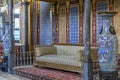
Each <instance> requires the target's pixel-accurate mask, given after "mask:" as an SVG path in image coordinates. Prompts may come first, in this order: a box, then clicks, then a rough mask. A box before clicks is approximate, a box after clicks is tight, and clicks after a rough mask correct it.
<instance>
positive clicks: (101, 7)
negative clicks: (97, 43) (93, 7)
mask: <svg viewBox="0 0 120 80" xmlns="http://www.w3.org/2000/svg"><path fill="white" fill-rule="evenodd" d="M108 7H109V6H108V1H101V2H97V11H98V13H99V12H103V11H108ZM102 24H103V23H102V17H101V16H99V15H98V16H97V28H98V29H97V32H98V33H97V34H98V36H99V34H100V31H101V27H102V26H103V25H102Z"/></svg>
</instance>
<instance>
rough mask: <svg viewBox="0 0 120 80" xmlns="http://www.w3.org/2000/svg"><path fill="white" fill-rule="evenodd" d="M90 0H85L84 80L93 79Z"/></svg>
mask: <svg viewBox="0 0 120 80" xmlns="http://www.w3.org/2000/svg"><path fill="white" fill-rule="evenodd" d="M90 1H91V0H85V7H84V8H85V12H84V13H85V17H84V19H85V21H84V22H85V24H84V28H85V29H84V30H85V31H84V45H85V49H84V50H85V59H84V61H83V80H93V74H92V61H91V59H90Z"/></svg>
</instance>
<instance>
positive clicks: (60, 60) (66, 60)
mask: <svg viewBox="0 0 120 80" xmlns="http://www.w3.org/2000/svg"><path fill="white" fill-rule="evenodd" d="M36 60H37V61H44V62H51V63H56V64H64V65H71V66H81V62H79V61H77V58H76V57H75V56H69V55H58V54H48V55H44V56H40V57H36Z"/></svg>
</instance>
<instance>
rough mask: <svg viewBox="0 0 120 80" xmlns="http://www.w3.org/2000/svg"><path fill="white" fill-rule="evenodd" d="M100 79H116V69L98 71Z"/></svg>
mask: <svg viewBox="0 0 120 80" xmlns="http://www.w3.org/2000/svg"><path fill="white" fill-rule="evenodd" d="M99 77H100V80H117V79H118V71H99Z"/></svg>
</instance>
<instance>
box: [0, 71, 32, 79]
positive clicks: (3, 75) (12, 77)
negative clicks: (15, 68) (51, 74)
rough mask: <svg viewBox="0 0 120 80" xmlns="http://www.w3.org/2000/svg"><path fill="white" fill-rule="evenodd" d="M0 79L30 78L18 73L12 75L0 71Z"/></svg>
mask: <svg viewBox="0 0 120 80" xmlns="http://www.w3.org/2000/svg"><path fill="white" fill-rule="evenodd" d="M0 80H30V79H27V78H23V77H20V76H17V75H11V74H8V73H5V72H1V71H0Z"/></svg>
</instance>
